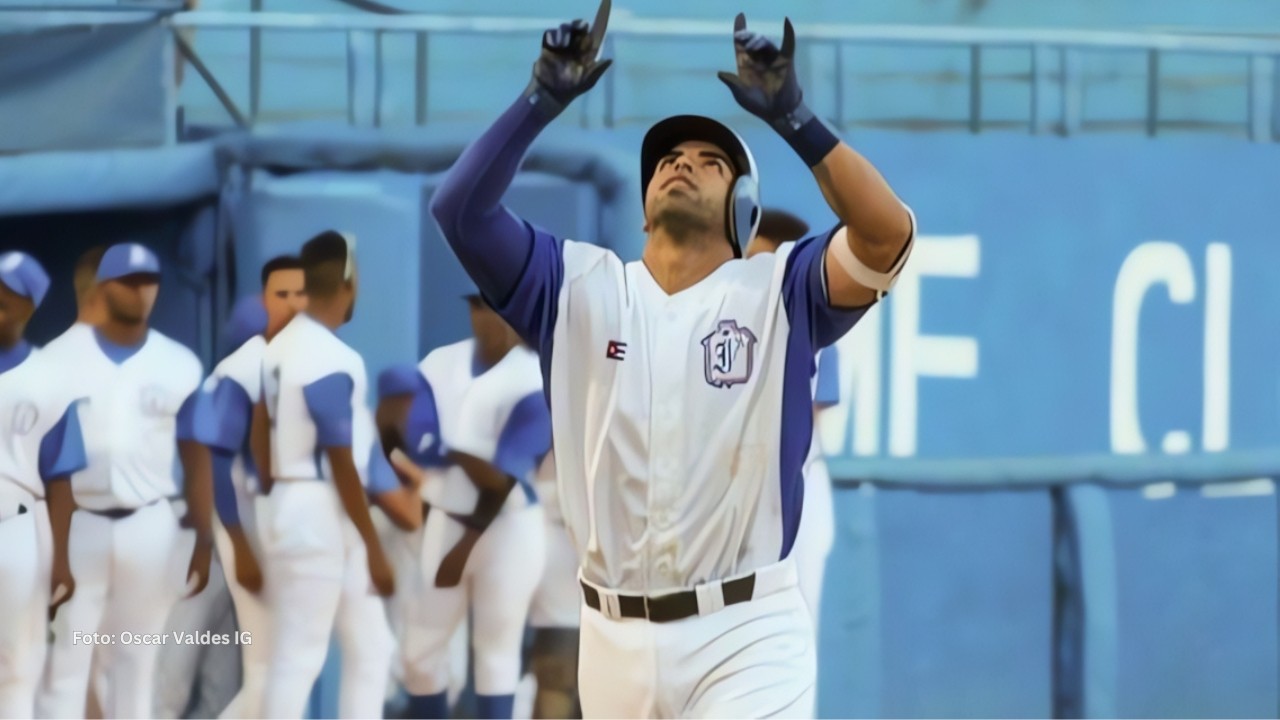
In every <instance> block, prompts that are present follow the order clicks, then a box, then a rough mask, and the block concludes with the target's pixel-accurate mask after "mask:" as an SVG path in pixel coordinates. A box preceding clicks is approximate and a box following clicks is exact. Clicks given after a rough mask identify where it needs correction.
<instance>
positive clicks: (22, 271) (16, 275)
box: [0, 250, 49, 307]
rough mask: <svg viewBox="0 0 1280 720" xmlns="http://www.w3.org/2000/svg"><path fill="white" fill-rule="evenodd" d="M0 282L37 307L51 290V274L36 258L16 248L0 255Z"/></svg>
mask: <svg viewBox="0 0 1280 720" xmlns="http://www.w3.org/2000/svg"><path fill="white" fill-rule="evenodd" d="M0 282H2V283H4V284H5V287H7V288H9V289H10V290H12V291H14V292H15V293H17V294H19V295H21V296H22V297H25V298H30V299H31V302H32V303H33V304H35V306H36V307H40V301H41V300H44V296H45V293H47V292H49V274H48V273H46V272H45V271H44V268H43V267H41V266H40V263H39V262H37V261H36V259H35V258H33V257H31V256H30V255H28V254H26V253H24V252H18V251H16V250H14V251H12V252H7V253H4V254H3V255H0Z"/></svg>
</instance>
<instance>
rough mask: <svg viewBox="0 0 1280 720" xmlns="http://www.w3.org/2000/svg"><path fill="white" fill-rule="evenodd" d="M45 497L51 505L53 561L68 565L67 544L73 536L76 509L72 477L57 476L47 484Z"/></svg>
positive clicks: (50, 525) (50, 522)
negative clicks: (73, 520)
mask: <svg viewBox="0 0 1280 720" xmlns="http://www.w3.org/2000/svg"><path fill="white" fill-rule="evenodd" d="M45 498H46V500H47V501H48V506H49V528H50V532H51V534H52V535H53V562H54V563H62V564H63V566H64V567H66V563H68V562H69V557H68V555H67V544H68V540H69V538H70V536H71V513H72V512H74V511H75V509H76V501H75V497H74V496H73V495H72V494H71V479H70V478H67V477H62V478H55V479H54V480H52V481H50V482H48V483H46V484H45Z"/></svg>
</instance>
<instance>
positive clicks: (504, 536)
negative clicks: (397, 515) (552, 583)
mask: <svg viewBox="0 0 1280 720" xmlns="http://www.w3.org/2000/svg"><path fill="white" fill-rule="evenodd" d="M474 355H475V344H474V341H473V340H464V341H462V342H459V343H455V344H453V345H448V346H445V347H442V348H439V349H438V350H435V351H434V352H432V353H431V354H430V355H428V356H427V357H426V358H425V359H424V360H423V361H422V363H421V364H420V365H419V369H420V371H421V373H422V375H423V377H424V378H425V379H426V383H427V385H428V387H429V390H428V392H429V394H430V396H431V398H433V400H434V404H435V408H436V414H437V417H438V424H439V432H440V435H441V436H442V441H443V442H442V446H440V447H433V446H437V445H439V443H435V442H432V440H431V439H430V438H424V437H422V436H423V429H421V428H417V429H415V428H414V425H413V423H412V422H411V423H410V435H409V436H408V437H406V439H405V440H406V442H407V443H408V444H409V445H410V447H413V448H426V451H425V454H431V453H437V454H439V455H443V454H444V452H446V451H447V450H452V451H458V452H461V453H466V454H468V455H472V456H474V457H477V458H479V459H481V460H484V461H486V462H489V463H492V464H493V465H495V466H497V468H498V469H500V470H502V471H503V472H505V473H507V474H508V475H510V476H512V477H514V478H515V479H516V480H517V483H518V484H517V486H516V487H514V488H513V489H512V490H511V493H510V494H509V495H508V496H507V499H506V502H505V504H504V505H503V508H502V510H501V511H500V512H499V513H498V515H497V517H496V518H495V519H494V520H493V522H492V524H490V525H489V526H488V527H487V529H485V530H484V532H483V534H482V535H481V536H480V538H479V540H478V541H477V542H476V544H475V547H474V548H473V550H472V552H471V555H470V557H469V559H468V561H467V563H466V566H465V570H464V572H463V576H462V580H461V583H460V584H459V585H458V586H456V587H437V586H436V582H435V579H436V575H437V572H438V571H439V568H440V564H441V560H442V559H443V558H444V556H445V554H446V553H448V552H449V551H450V550H451V549H452V548H453V547H454V546H455V545H456V544H457V543H458V541H459V540H461V539H462V537H463V534H464V526H463V525H462V524H461V523H460V522H458V521H457V520H454V519H453V518H451V517H449V514H455V515H459V516H469V515H471V513H472V512H474V511H475V508H476V502H477V499H478V497H479V492H478V490H477V489H476V487H475V485H474V484H473V482H472V481H471V480H470V478H468V476H467V474H466V473H465V472H464V471H463V469H462V468H461V467H459V466H456V465H449V466H446V467H443V468H439V469H438V470H435V471H432V472H431V473H430V475H429V478H430V479H428V480H427V481H426V482H424V484H423V486H422V493H423V496H424V498H425V499H426V500H427V502H428V503H430V505H431V512H430V513H429V514H428V515H427V517H426V522H425V523H424V527H423V530H422V531H421V533H420V536H421V546H420V548H419V549H418V557H419V566H418V572H417V573H415V574H414V576H412V577H407V578H403V580H402V582H404V583H406V585H405V588H406V591H407V592H409V593H410V596H411V597H414V598H416V600H417V602H416V604H414V605H411V606H410V607H409V608H408V610H409V611H410V617H408V618H406V627H405V630H404V636H403V643H402V655H403V657H404V663H405V687H406V689H407V690H408V691H409V692H410V693H411V694H413V695H417V696H430V695H437V694H438V693H441V692H444V691H446V690H447V689H448V684H449V643H450V638H451V637H452V636H453V634H454V631H455V629H456V628H457V627H458V625H459V623H460V622H461V621H462V620H463V619H464V617H465V615H466V611H467V608H468V607H470V608H471V610H472V613H473V618H472V619H473V626H472V628H473V629H472V647H473V652H474V656H475V688H476V694H477V695H478V696H481V700H482V702H484V701H485V698H491V700H489V702H492V703H495V704H496V705H499V706H504V707H502V709H501V710H500V714H501V713H509V712H510V710H509V709H508V707H509V703H510V702H511V701H510V699H509V696H511V695H513V694H514V693H515V690H516V685H517V683H518V682H519V678H520V656H521V643H522V639H523V632H524V624H525V618H526V617H527V614H528V609H529V603H530V601H531V599H532V596H533V593H534V590H535V588H536V587H537V584H538V580H539V578H540V577H541V574H542V565H543V552H544V551H543V547H544V536H543V515H542V512H543V511H542V506H541V505H540V504H539V503H537V500H536V494H535V493H534V490H533V486H532V482H533V475H534V472H535V470H536V467H537V463H538V461H539V460H541V458H542V456H543V455H545V454H546V451H547V449H548V447H549V445H550V427H549V423H550V416H549V414H548V413H547V410H546V402H545V399H544V396H543V393H542V376H541V373H540V372H539V369H538V358H537V356H536V355H535V354H534V353H533V352H532V351H530V350H529V349H528V348H525V347H523V346H517V347H515V348H512V349H511V350H510V351H509V352H508V353H507V354H506V356H505V357H503V359H502V360H501V361H499V362H498V363H497V364H496V365H494V366H493V367H492V368H489V369H488V370H486V371H484V372H482V373H479V374H477V372H476V369H475V367H474ZM424 440H425V442H424ZM446 449H447V450H446ZM418 454H419V455H421V454H424V453H418ZM419 459H421V458H419ZM415 539H416V537H415ZM409 583H412V585H409ZM415 611H416V612H415ZM482 712H484V709H483V708H482Z"/></svg>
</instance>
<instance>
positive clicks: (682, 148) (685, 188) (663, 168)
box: [644, 140, 734, 230]
mask: <svg viewBox="0 0 1280 720" xmlns="http://www.w3.org/2000/svg"><path fill="white" fill-rule="evenodd" d="M733 178H734V172H733V163H731V162H730V161H729V156H728V155H726V154H725V152H724V151H723V150H721V149H720V148H718V147H716V146H715V145H712V144H711V143H708V142H702V141H700V140H690V141H688V142H683V143H680V144H679V145H677V146H675V148H673V149H672V150H671V152H669V153H667V154H666V155H664V156H663V157H662V159H661V160H659V161H658V167H657V169H656V170H655V171H654V173H653V179H652V180H651V181H650V182H649V187H648V188H647V189H646V190H645V202H644V208H645V218H646V219H647V221H648V229H650V230H652V229H653V228H654V227H657V226H660V225H664V224H668V225H669V224H673V223H674V224H680V225H683V226H686V227H692V228H697V229H710V228H715V227H718V226H723V225H724V217H725V202H726V201H727V200H728V196H729V186H730V184H731V183H732V182H733Z"/></svg>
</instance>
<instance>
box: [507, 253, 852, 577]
mask: <svg viewBox="0 0 1280 720" xmlns="http://www.w3.org/2000/svg"><path fill="white" fill-rule="evenodd" d="M830 237H831V233H830V232H828V233H824V234H823V235H821V236H818V237H813V238H809V239H806V240H802V241H800V242H798V243H793V244H788V245H784V246H783V247H782V248H780V250H779V251H778V252H777V253H775V254H767V253H766V254H761V255H758V256H756V257H754V258H752V259H750V260H733V261H729V262H726V263H724V264H723V265H721V266H720V267H719V268H717V269H716V270H715V271H714V272H712V273H711V274H710V275H709V276H707V277H706V278H705V279H703V280H702V281H700V282H699V283H697V284H696V285H694V286H693V287H690V288H687V289H685V290H683V291H681V292H679V293H676V294H674V295H668V294H667V293H666V292H665V291H663V290H662V288H661V287H660V286H659V285H658V283H657V282H656V281H655V280H654V279H653V277H652V275H650V273H649V271H648V269H647V268H646V266H645V265H644V263H643V262H642V261H635V262H630V263H623V262H622V261H621V260H620V259H619V258H618V256H617V255H615V254H614V253H613V252H611V251H609V250H607V249H604V248H600V247H596V246H594V245H589V244H584V243H578V242H573V241H561V240H559V239H557V238H554V237H552V236H550V235H547V234H545V233H543V232H541V231H536V232H535V233H534V247H533V251H532V254H531V256H530V260H529V261H528V263H527V265H526V267H525V270H524V273H523V275H522V276H521V278H520V280H519V281H518V283H517V285H516V287H515V289H514V291H513V292H512V294H511V297H509V298H507V299H506V300H505V302H504V306H503V307H501V308H499V312H501V313H502V314H503V316H504V317H505V318H506V319H507V321H508V322H509V323H511V324H512V326H513V327H515V328H516V329H517V330H518V331H519V332H520V333H521V334H522V335H523V336H524V337H525V338H526V339H527V340H528V341H529V342H530V343H531V344H533V345H534V346H535V347H537V348H538V349H539V351H540V355H541V357H542V363H543V370H544V373H545V374H546V377H547V382H548V387H549V394H550V404H551V413H552V420H553V427H554V448H555V454H556V463H557V465H558V470H559V482H560V491H561V494H562V498H561V507H562V509H563V510H564V513H565V518H566V524H567V526H568V529H569V532H570V534H571V536H572V537H573V540H574V543H575V545H576V547H577V549H578V552H579V556H580V559H581V563H582V572H583V576H584V578H585V579H587V580H588V581H590V582H593V583H596V584H598V585H600V586H603V587H607V588H613V589H617V590H621V591H625V592H640V593H645V594H651V595H652V594H657V593H660V592H662V591H666V590H672V589H680V588H689V587H693V586H696V585H699V584H701V583H705V582H708V581H712V580H717V579H724V578H731V577H734V576H738V575H742V574H746V573H749V572H752V571H754V570H757V569H759V568H762V567H765V566H768V565H771V564H774V563H777V562H778V561H779V560H780V559H783V558H786V557H787V556H788V554H789V552H790V550H791V547H792V544H793V543H794V540H795V536H796V531H797V528H798V525H799V520H800V514H801V505H802V502H803V481H802V476H801V471H802V465H803V463H804V459H805V457H806V455H807V454H808V451H809V446H810V437H811V434H812V429H813V385H812V378H813V374H814V371H815V362H814V358H815V355H816V353H817V351H818V350H819V349H820V348H821V347H824V346H826V345H829V344H831V343H832V342H834V341H835V340H836V339H838V338H839V337H840V336H841V335H843V334H844V333H845V332H847V331H848V330H849V328H851V327H852V326H853V324H854V323H855V322H856V321H857V320H858V319H859V318H860V317H861V316H862V314H863V313H864V312H865V308H863V309H854V310H840V309H837V308H833V307H832V306H831V304H830V303H829V302H828V301H827V295H826V271H825V267H824V265H825V251H826V247H827V244H828V242H829V240H830Z"/></svg>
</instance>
